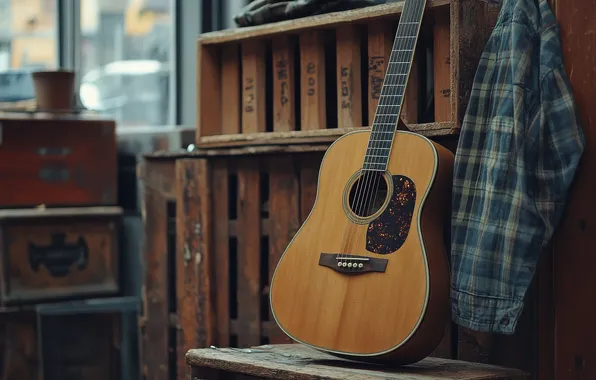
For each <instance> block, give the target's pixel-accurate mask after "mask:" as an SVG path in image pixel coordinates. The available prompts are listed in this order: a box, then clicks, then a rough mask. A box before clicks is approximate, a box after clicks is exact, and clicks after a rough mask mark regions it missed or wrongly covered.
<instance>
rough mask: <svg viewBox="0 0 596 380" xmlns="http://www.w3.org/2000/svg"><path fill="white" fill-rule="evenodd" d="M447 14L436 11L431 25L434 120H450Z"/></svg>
mask: <svg viewBox="0 0 596 380" xmlns="http://www.w3.org/2000/svg"><path fill="white" fill-rule="evenodd" d="M450 25H451V22H450V20H449V14H447V13H437V14H436V15H435V17H434V26H433V41H434V43H433V46H434V47H433V67H434V70H433V73H434V92H435V94H434V97H435V120H436V121H450V120H451V80H450V72H451V50H450V46H451V45H450V40H451V34H450Z"/></svg>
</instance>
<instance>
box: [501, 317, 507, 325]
mask: <svg viewBox="0 0 596 380" xmlns="http://www.w3.org/2000/svg"><path fill="white" fill-rule="evenodd" d="M501 325H502V326H508V325H509V317H507V316H504V317H503V319H501Z"/></svg>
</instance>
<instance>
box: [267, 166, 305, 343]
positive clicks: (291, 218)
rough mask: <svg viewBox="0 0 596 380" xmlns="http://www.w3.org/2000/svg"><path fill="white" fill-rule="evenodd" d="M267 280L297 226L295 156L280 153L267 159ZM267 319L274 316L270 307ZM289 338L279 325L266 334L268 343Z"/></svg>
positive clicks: (297, 206) (297, 200) (298, 214)
mask: <svg viewBox="0 0 596 380" xmlns="http://www.w3.org/2000/svg"><path fill="white" fill-rule="evenodd" d="M269 169H270V170H269V188H270V190H269V194H270V195H269V208H270V210H271V212H270V216H269V221H270V222H269V224H270V232H269V279H268V280H269V281H268V283H269V282H270V281H271V278H272V276H273V272H274V271H275V268H276V266H277V263H278V262H279V260H280V258H281V256H282V254H283V252H284V251H285V249H286V247H287V245H288V243H289V242H290V240H291V239H292V238H293V237H294V234H295V233H296V231H298V228H299V227H300V219H299V217H300V213H299V195H300V187H299V181H298V176H297V172H296V170H294V159H293V158H291V157H279V158H277V159H275V160H271V161H269ZM269 314H270V319H271V320H273V316H272V313H271V309H270V308H269ZM289 341H290V340H289V339H288V337H287V336H286V334H284V333H283V331H281V330H280V329H277V330H276V331H274V333H273V334H272V335H271V336H269V343H271V344H277V343H288V342H289Z"/></svg>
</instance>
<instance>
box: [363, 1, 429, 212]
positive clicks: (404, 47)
mask: <svg viewBox="0 0 596 380" xmlns="http://www.w3.org/2000/svg"><path fill="white" fill-rule="evenodd" d="M407 6H408V4H404V12H403V13H402V14H403V15H405V16H406V19H403V20H402V21H403V22H404V24H402V23H401V22H400V24H399V25H398V28H400V27H401V26H402V25H405V31H404V33H403V34H402V35H401V37H400V34H401V33H399V31H398V32H396V41H395V42H397V41H398V40H400V41H401V45H399V44H398V43H395V42H394V45H398V46H396V48H397V54H396V56H398V57H399V54H401V53H404V55H406V56H407V58H408V59H406V57H403V59H397V62H408V64H407V65H408V72H407V73H406V74H403V75H402V76H398V75H395V76H396V77H398V78H403V79H404V80H403V81H402V84H403V86H400V88H401V94H400V95H399V99H400V101H397V104H395V106H397V109H396V110H395V111H393V112H394V114H395V115H396V116H395V118H396V119H397V120H396V122H395V123H394V126H393V128H394V130H393V131H392V136H393V137H392V138H396V136H395V130H396V129H397V125H398V123H399V117H400V116H399V115H400V114H401V108H402V105H403V99H404V98H405V95H406V89H407V84H408V76H409V67H410V66H411V64H412V61H413V59H414V53H415V50H416V45H417V40H418V34H419V28H420V24H421V21H422V15H423V11H424V8H425V1H424V0H423V1H418V2H416V3H414V5H413V6H414V10H415V11H413V12H412V14H413V19H407V16H408V14H409V12H407V11H406V9H405V7H407ZM410 40H412V41H411V42H412V43H411V46H408V45H409V44H408V41H410ZM399 71H400V70H398V69H395V72H393V73H391V71H390V70H389V67H388V70H387V72H388V73H391V74H399ZM398 90H399V88H398ZM390 99H391V98H390ZM379 102H380V99H379ZM381 125H383V124H381ZM373 127H374V123H373ZM381 141H383V140H381ZM387 150H389V152H387V156H386V160H387V163H386V164H388V163H389V162H388V161H389V155H390V153H391V152H390V149H387ZM382 180H383V178H378V179H377V180H376V181H375V180H373V184H374V185H373V186H374V190H373V191H372V197H371V196H367V197H366V198H367V203H368V200H370V204H369V205H367V206H366V207H365V210H366V213H367V214H372V212H373V209H374V207H375V204H376V203H377V198H378V197H379V196H380V194H379V193H378V190H379V184H380V183H381V181H382ZM387 190H389V186H387Z"/></svg>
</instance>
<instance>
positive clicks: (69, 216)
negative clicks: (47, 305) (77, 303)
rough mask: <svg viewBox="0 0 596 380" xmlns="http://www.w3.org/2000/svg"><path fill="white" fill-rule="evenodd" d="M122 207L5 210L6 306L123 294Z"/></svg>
mask: <svg viewBox="0 0 596 380" xmlns="http://www.w3.org/2000/svg"><path fill="white" fill-rule="evenodd" d="M121 212H122V211H121V209H120V208H119V207H96V208H94V207H90V208H72V209H70V208H68V209H11V210H0V257H1V261H0V262H1V263H2V268H3V270H2V273H1V274H0V301H1V302H2V304H4V305H14V304H22V303H32V302H39V301H49V300H56V299H64V298H73V297H82V296H95V295H108V294H114V293H117V292H118V290H119V275H118V268H119V260H120V257H119V252H118V223H119V218H120V215H121Z"/></svg>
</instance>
